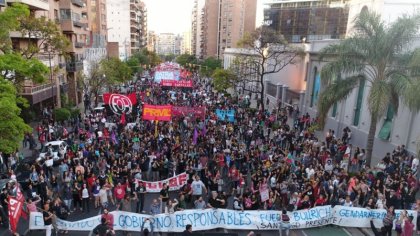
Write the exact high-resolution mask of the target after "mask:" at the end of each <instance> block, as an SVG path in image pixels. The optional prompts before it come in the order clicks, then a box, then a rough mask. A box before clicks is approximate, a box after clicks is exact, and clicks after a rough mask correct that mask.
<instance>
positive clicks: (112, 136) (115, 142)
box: [111, 131, 118, 144]
mask: <svg viewBox="0 0 420 236" xmlns="http://www.w3.org/2000/svg"><path fill="white" fill-rule="evenodd" d="M111 140H112V142H113V143H114V144H117V143H118V140H117V137H116V135H115V132H114V131H112V134H111Z"/></svg>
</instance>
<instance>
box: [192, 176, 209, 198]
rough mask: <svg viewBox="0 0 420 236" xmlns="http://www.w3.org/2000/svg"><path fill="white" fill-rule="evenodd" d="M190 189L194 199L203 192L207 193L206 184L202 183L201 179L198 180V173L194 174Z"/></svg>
mask: <svg viewBox="0 0 420 236" xmlns="http://www.w3.org/2000/svg"><path fill="white" fill-rule="evenodd" d="M191 189H192V196H193V199H194V200H196V199H198V198H200V197H201V195H203V190H204V194H207V189H206V186H205V185H204V183H203V181H201V180H200V177H199V176H198V175H196V176H195V180H194V181H193V182H192V183H191Z"/></svg>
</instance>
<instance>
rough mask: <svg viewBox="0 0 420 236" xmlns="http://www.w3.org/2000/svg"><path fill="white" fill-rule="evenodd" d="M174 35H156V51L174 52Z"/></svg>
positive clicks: (159, 52) (158, 52)
mask: <svg viewBox="0 0 420 236" xmlns="http://www.w3.org/2000/svg"><path fill="white" fill-rule="evenodd" d="M175 41H176V36H175V34H173V33H162V34H159V35H158V36H157V43H156V52H157V54H159V55H168V54H175Z"/></svg>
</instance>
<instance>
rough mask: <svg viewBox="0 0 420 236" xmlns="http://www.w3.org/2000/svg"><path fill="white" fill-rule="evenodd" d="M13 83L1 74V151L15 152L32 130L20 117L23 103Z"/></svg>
mask: <svg viewBox="0 0 420 236" xmlns="http://www.w3.org/2000/svg"><path fill="white" fill-rule="evenodd" d="M21 102H22V101H21V100H20V101H19V98H18V97H17V93H16V89H15V87H14V86H13V84H12V83H10V82H9V81H7V80H5V79H4V78H2V77H1V76H0V151H1V152H4V153H8V154H9V153H13V152H15V151H16V150H17V149H18V148H19V145H20V143H21V142H22V140H23V137H24V135H25V133H29V132H32V129H31V127H30V126H29V125H27V124H25V122H24V121H23V119H22V118H21V117H19V114H20V112H21V109H20V108H19V107H18V106H17V104H18V103H21Z"/></svg>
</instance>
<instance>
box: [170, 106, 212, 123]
mask: <svg viewBox="0 0 420 236" xmlns="http://www.w3.org/2000/svg"><path fill="white" fill-rule="evenodd" d="M190 114H193V115H194V117H195V118H197V119H201V120H204V119H205V118H206V108H205V107H176V106H174V107H172V116H175V117H185V116H188V115H190Z"/></svg>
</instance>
